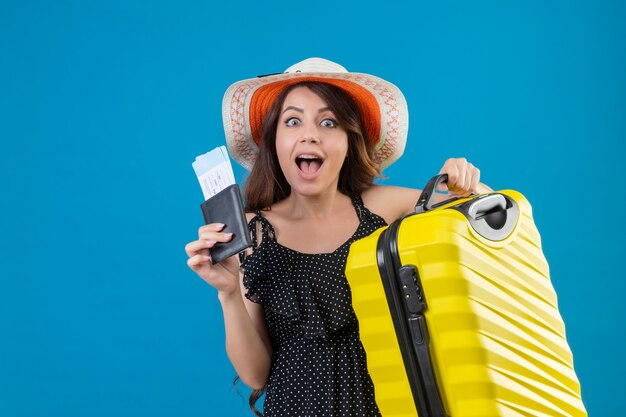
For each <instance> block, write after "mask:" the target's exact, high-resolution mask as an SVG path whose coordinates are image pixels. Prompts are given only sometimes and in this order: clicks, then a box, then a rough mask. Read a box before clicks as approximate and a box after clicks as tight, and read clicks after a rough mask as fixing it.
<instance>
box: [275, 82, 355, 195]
mask: <svg viewBox="0 0 626 417" xmlns="http://www.w3.org/2000/svg"><path fill="white" fill-rule="evenodd" d="M276 152H277V155H278V161H279V163H280V167H281V169H282V171H283V173H284V174H285V178H286V179H287V182H289V184H290V185H291V190H292V193H293V192H295V193H299V194H302V195H307V196H314V195H321V194H323V193H325V192H328V191H332V190H336V189H337V183H338V181H339V172H340V170H341V167H342V165H343V163H344V161H345V159H346V155H347V152H348V134H347V133H346V131H345V130H344V129H343V128H342V127H341V126H339V125H338V124H337V121H336V118H335V115H334V114H333V112H331V111H330V109H329V108H328V105H327V104H326V102H325V101H324V100H322V99H321V98H320V97H319V96H318V95H317V94H315V93H313V92H312V91H311V90H309V89H308V88H306V87H297V88H295V89H293V90H292V91H291V92H289V94H287V96H286V97H285V102H284V104H283V107H282V109H281V113H280V117H279V119H278V126H277V128H276Z"/></svg>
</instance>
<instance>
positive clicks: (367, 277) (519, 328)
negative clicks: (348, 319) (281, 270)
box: [346, 190, 587, 417]
mask: <svg viewBox="0 0 626 417" xmlns="http://www.w3.org/2000/svg"><path fill="white" fill-rule="evenodd" d="M494 194H500V195H502V196H506V198H507V200H508V201H514V204H515V203H516V205H517V208H518V210H519V213H518V214H519V217H517V216H516V217H517V221H516V222H514V223H513V225H514V227H513V226H512V227H513V229H512V231H510V233H509V234H508V237H506V238H504V239H503V240H490V239H487V238H485V237H483V236H481V235H480V234H479V233H478V232H477V231H476V230H475V229H474V227H473V226H472V225H471V224H470V222H469V221H468V217H467V216H466V215H465V214H464V213H463V212H461V211H459V210H457V209H454V208H452V206H459V205H460V204H462V203H465V202H470V203H471V201H472V199H462V200H458V201H456V202H454V203H451V204H448V205H446V206H443V207H440V208H437V209H434V210H432V211H427V212H425V213H421V214H414V215H411V216H408V217H406V218H405V219H403V220H402V222H401V223H400V224H399V227H398V229H397V230H398V231H397V252H398V256H399V265H413V266H415V267H416V270H417V272H418V275H419V280H420V281H421V283H419V282H418V285H420V286H421V290H422V292H423V295H424V298H425V302H426V307H427V308H426V310H425V313H424V316H425V321H426V324H427V330H428V333H427V335H428V337H429V341H428V351H429V352H430V355H431V360H432V366H433V368H434V373H435V375H434V378H435V381H436V385H437V387H438V391H439V394H440V396H441V402H442V403H443V406H444V408H445V414H447V415H449V416H452V417H479V416H480V417H491V416H525V417H530V416H532V417H538V416H576V417H578V416H586V415H587V414H586V411H585V408H584V405H583V403H582V400H581V394H580V385H579V382H578V379H577V377H576V374H575V373H574V368H573V358H572V353H571V351H570V348H569V346H568V344H567V341H566V337H565V326H564V323H563V320H562V318H561V315H560V313H559V310H558V305H557V296H556V293H555V291H554V288H553V286H552V284H551V282H550V277H549V269H548V264H547V263H546V260H545V258H544V255H543V253H542V250H541V241H540V236H539V233H538V231H537V229H536V227H535V225H534V222H533V218H532V210H531V206H530V204H529V203H528V201H527V200H526V199H525V198H524V197H523V196H522V195H521V194H519V193H518V192H515V191H509V190H506V191H500V192H498V193H494ZM468 204H469V203H468ZM479 217H480V213H479ZM496 227H497V225H496ZM384 231H385V230H384V229H381V230H378V231H376V232H375V233H374V234H372V235H371V236H369V237H367V238H365V239H362V240H360V241H357V242H355V243H353V244H352V247H351V249H350V254H349V256H348V263H347V267H346V276H347V278H348V281H349V283H350V287H351V290H352V302H353V306H354V310H355V312H356V315H357V317H358V319H359V326H360V335H361V340H362V342H363V346H364V348H365V351H366V354H367V363H368V368H369V371H370V374H371V376H372V380H373V382H374V387H375V393H376V401H377V403H378V406H379V408H380V410H381V412H382V415H383V416H384V417H400V416H402V417H404V416H407V417H408V416H416V415H418V408H417V406H416V399H415V394H416V393H415V388H413V390H412V388H411V383H410V381H409V379H410V378H413V377H414V376H412V375H407V371H406V364H407V362H406V361H407V358H406V357H404V358H403V353H402V351H403V350H404V351H405V353H404V355H405V356H406V355H407V354H409V355H410V354H412V353H411V352H412V348H411V346H401V345H400V342H399V341H398V337H397V334H396V330H397V329H396V327H397V323H396V324H395V325H394V321H393V317H392V312H391V311H392V310H394V309H393V305H390V303H391V301H390V300H389V299H388V297H387V296H386V290H385V288H384V285H383V280H384V279H387V280H389V281H390V283H387V285H396V286H401V284H400V283H399V282H398V277H397V276H392V277H389V276H388V277H385V276H384V275H385V274H384V273H383V276H382V277H381V267H380V262H381V259H380V258H381V256H380V253H378V254H377V250H379V251H380V248H378V249H377V246H379V237H380V236H381V234H383V232H384ZM387 292H388V290H387ZM387 295H388V294H387ZM407 297H408V298H410V297H409V296H408V295H407ZM409 316H410V314H409ZM400 320H409V317H403V318H400ZM407 352H408V353H407ZM426 414H428V413H426ZM420 417H426V416H424V415H422V416H420Z"/></svg>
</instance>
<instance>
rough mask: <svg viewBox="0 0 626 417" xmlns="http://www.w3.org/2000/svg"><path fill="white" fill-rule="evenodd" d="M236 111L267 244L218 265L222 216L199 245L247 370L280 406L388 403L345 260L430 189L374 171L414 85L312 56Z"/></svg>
mask: <svg viewBox="0 0 626 417" xmlns="http://www.w3.org/2000/svg"><path fill="white" fill-rule="evenodd" d="M224 120H225V128H226V136H227V140H228V142H229V148H230V151H231V155H232V156H233V157H234V158H235V159H237V160H238V161H239V162H241V163H242V164H243V165H244V166H250V165H252V172H251V173H250V176H249V179H248V182H247V184H246V200H247V204H246V205H247V207H246V209H247V214H246V215H247V219H248V221H249V228H250V233H251V237H252V240H253V243H254V245H253V249H252V250H251V251H250V253H248V255H247V256H246V257H245V258H244V259H243V261H241V262H240V259H238V258H237V257H232V258H230V259H227V260H225V261H223V262H221V263H219V264H217V265H212V264H211V260H210V256H209V248H212V247H213V246H214V245H216V244H217V243H218V242H228V241H229V240H230V239H231V236H229V235H227V234H225V233H222V232H221V230H222V228H223V225H222V224H209V225H206V226H202V227H200V229H199V232H198V240H195V241H193V242H190V243H189V244H188V245H187V246H186V252H187V254H188V255H189V260H188V265H189V267H190V268H191V269H192V270H194V271H195V272H196V273H197V274H198V275H199V276H200V277H202V279H204V280H205V281H206V282H207V283H209V284H210V285H212V286H213V287H215V288H216V289H217V290H218V298H219V300H220V303H221V305H222V309H223V314H224V323H225V328H226V350H227V353H228V356H229V358H230V360H231V362H232V363H233V366H234V367H235V369H236V371H237V374H238V375H239V377H240V378H241V380H242V381H243V382H244V383H245V384H246V385H248V386H250V387H252V388H253V389H255V390H257V391H255V393H257V392H260V390H262V389H264V388H267V394H266V398H265V403H264V413H265V415H266V416H309V415H310V416H356V415H358V416H378V415H380V412H379V410H378V408H377V406H376V402H375V397H374V387H373V385H372V382H371V379H370V377H369V374H368V372H367V367H366V360H365V353H364V351H363V348H362V346H361V342H360V340H359V329H358V323H357V320H356V317H355V315H354V312H353V310H352V305H351V299H350V289H349V287H348V284H347V281H346V278H345V275H344V268H345V262H346V257H347V254H348V250H349V247H350V244H351V243H352V242H353V241H355V240H357V239H360V238H362V237H365V236H367V235H369V234H370V233H371V232H373V231H374V230H375V229H377V228H379V227H381V226H384V225H385V224H389V223H391V222H393V221H394V220H396V219H398V218H399V217H401V216H403V215H405V214H408V213H410V212H412V211H413V208H414V205H415V203H416V201H417V199H418V196H419V194H420V191H419V190H414V189H408V188H400V187H389V186H378V185H374V184H373V181H374V178H375V177H376V176H377V175H380V167H384V166H387V165H388V164H389V163H391V162H393V161H394V160H395V159H397V158H398V157H399V156H400V154H401V153H402V151H403V149H404V143H405V140H406V132H407V128H408V115H407V113H406V104H405V102H404V97H403V96H402V94H401V93H400V91H399V90H398V89H397V88H396V87H395V86H393V85H392V84H390V83H387V82H385V81H384V80H380V79H378V78H376V77H373V76H368V75H365V74H354V73H348V72H347V71H346V70H345V69H344V68H343V67H340V66H338V65H337V64H334V63H331V62H329V61H325V60H320V59H309V60H306V61H303V62H301V63H299V64H296V66H294V67H292V68H290V69H288V70H287V72H286V73H284V74H280V75H272V76H268V77H266V78H259V79H253V80H246V81H242V82H240V83H237V84H235V85H233V86H232V87H231V88H230V89H229V90H228V91H227V93H226V96H225V100H224ZM257 143H258V150H257ZM441 172H444V173H447V174H448V176H449V181H448V188H449V190H450V191H451V192H453V193H455V194H457V195H468V194H470V193H471V192H473V191H476V192H487V191H490V189H489V188H488V187H486V186H484V185H483V184H480V183H479V179H480V173H479V171H478V169H477V168H475V167H474V166H473V165H472V164H471V163H469V162H467V161H466V160H465V159H464V158H456V159H449V160H448V161H446V163H445V164H444V165H443V167H442V169H441Z"/></svg>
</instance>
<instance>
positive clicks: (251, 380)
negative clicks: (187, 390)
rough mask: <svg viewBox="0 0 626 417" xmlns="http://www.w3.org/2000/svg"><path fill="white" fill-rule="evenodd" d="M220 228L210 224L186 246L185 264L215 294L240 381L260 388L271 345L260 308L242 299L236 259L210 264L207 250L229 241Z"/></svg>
mask: <svg viewBox="0 0 626 417" xmlns="http://www.w3.org/2000/svg"><path fill="white" fill-rule="evenodd" d="M222 228H223V225H219V224H210V225H206V226H202V227H201V228H200V229H199V231H198V236H199V239H198V240H196V241H193V242H190V243H188V244H187V246H186V247H185V250H186V252H187V254H188V255H189V259H188V261H187V264H188V265H189V267H190V268H191V269H192V270H193V271H194V272H196V273H197V274H198V275H199V276H200V277H201V278H202V279H203V280H204V281H206V282H207V283H208V284H209V285H211V286H213V287H215V288H216V289H217V291H218V298H219V300H220V303H221V306H222V311H223V314H224V327H225V330H226V352H227V354H228V357H229V359H230V361H231V362H232V364H233V366H234V368H235V370H236V371H237V374H238V375H239V377H240V378H241V380H242V381H243V382H244V383H245V384H246V385H248V386H250V387H252V388H254V389H259V388H261V387H263V386H264V385H265V384H266V383H267V378H268V376H269V371H270V366H271V343H270V340H269V336H268V333H267V329H266V327H265V319H264V315H263V309H262V307H261V306H260V305H258V304H255V303H253V302H251V301H249V300H247V299H246V298H245V297H244V292H245V288H244V287H243V283H242V276H241V273H240V268H239V266H240V265H239V260H238V259H237V256H232V257H230V258H228V259H225V260H224V261H222V262H220V263H219V264H217V265H212V264H211V260H210V257H209V248H211V247H213V246H214V245H215V243H216V242H228V241H229V240H230V239H231V236H228V235H227V234H225V233H221V232H220V230H221V229H222Z"/></svg>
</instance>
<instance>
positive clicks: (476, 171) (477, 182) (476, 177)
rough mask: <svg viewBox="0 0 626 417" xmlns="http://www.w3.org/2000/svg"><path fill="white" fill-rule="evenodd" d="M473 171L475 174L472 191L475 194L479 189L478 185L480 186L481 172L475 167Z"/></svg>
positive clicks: (473, 175)
mask: <svg viewBox="0 0 626 417" xmlns="http://www.w3.org/2000/svg"><path fill="white" fill-rule="evenodd" d="M472 171H473V174H472V185H471V191H472V192H473V193H475V192H476V188H478V184H480V170H479V169H478V168H476V167H473V169H472Z"/></svg>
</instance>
